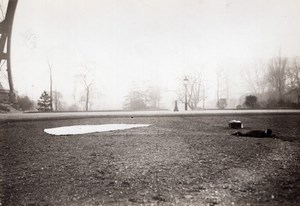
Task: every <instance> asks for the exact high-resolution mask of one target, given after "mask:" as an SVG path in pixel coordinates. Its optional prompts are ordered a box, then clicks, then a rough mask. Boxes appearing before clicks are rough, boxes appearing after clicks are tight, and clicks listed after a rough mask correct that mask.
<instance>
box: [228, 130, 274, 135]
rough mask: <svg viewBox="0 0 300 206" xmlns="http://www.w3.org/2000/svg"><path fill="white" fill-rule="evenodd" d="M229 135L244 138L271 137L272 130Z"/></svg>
mask: <svg viewBox="0 0 300 206" xmlns="http://www.w3.org/2000/svg"><path fill="white" fill-rule="evenodd" d="M231 135H236V136H244V137H272V136H274V135H272V130H271V129H267V130H265V131H263V130H250V131H249V132H246V133H242V132H235V133H233V134H231Z"/></svg>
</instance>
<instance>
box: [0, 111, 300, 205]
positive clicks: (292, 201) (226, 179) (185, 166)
mask: <svg viewBox="0 0 300 206" xmlns="http://www.w3.org/2000/svg"><path fill="white" fill-rule="evenodd" d="M232 119H238V120H241V121H242V122H243V124H244V126H245V128H244V129H242V130H241V131H243V130H244V131H246V130H250V129H266V128H270V129H272V130H273V133H274V134H275V135H276V137H275V138H249V137H239V136H232V135H230V134H231V133H233V132H235V131H236V130H232V129H228V128H227V122H228V121H229V120H232ZM105 123H130V124H132V123H138V124H151V126H149V127H144V128H134V129H129V130H122V131H121V130H120V131H113V132H103V133H93V134H86V135H74V136H51V135H48V134H46V133H44V132H43V130H44V129H45V128H51V127H58V126H69V125H77V124H105ZM0 147H1V151H0V155H1V156H0V158H1V168H0V169H1V173H0V177H1V182H0V195H1V196H0V198H1V204H2V205H31V206H34V205H75V206H76V205H247V204H248V205H300V115H299V114H287V115H276V114H268V115H255V114H253V115H247V116H246V115H242V116H230V115H229V114H228V115H223V116H218V115H212V116H191V117H188V116H185V117H180V116H177V117H176V116H173V117H134V118H130V117H123V118H121V117H111V118H108V117H107V118H105V117H103V118H86V119H85V118H82V119H69V120H43V121H17V122H10V123H8V122H6V123H5V122H2V123H1V124H0Z"/></svg>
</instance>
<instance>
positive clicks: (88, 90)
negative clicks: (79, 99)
mask: <svg viewBox="0 0 300 206" xmlns="http://www.w3.org/2000/svg"><path fill="white" fill-rule="evenodd" d="M89 96H90V88H89V87H87V88H86V99H85V111H89Z"/></svg>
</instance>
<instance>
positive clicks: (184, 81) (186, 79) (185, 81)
mask: <svg viewBox="0 0 300 206" xmlns="http://www.w3.org/2000/svg"><path fill="white" fill-rule="evenodd" d="M188 83H189V80H188V78H187V77H185V78H184V80H183V84H184V87H185V93H184V109H185V111H187V106H188V103H187V85H188Z"/></svg>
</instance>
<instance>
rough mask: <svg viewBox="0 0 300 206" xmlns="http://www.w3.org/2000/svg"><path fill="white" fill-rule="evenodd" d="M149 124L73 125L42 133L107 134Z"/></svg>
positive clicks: (50, 129)
mask: <svg viewBox="0 0 300 206" xmlns="http://www.w3.org/2000/svg"><path fill="white" fill-rule="evenodd" d="M149 125H150V124H101V125H74V126H66V127H56V128H49V129H44V132H45V133H47V134H51V135H76V134H88V133H94V132H107V131H114V130H124V129H131V128H137V127H148V126H149Z"/></svg>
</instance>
